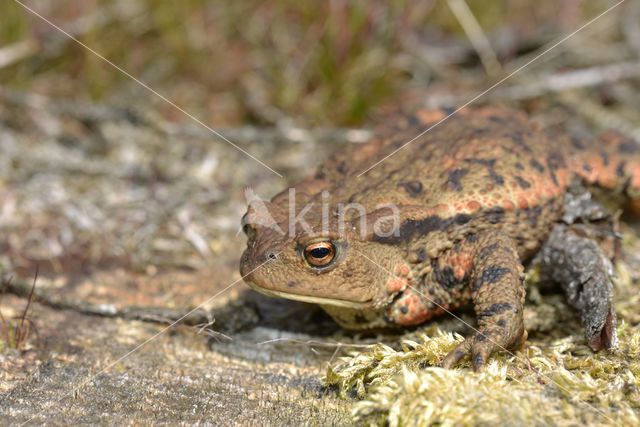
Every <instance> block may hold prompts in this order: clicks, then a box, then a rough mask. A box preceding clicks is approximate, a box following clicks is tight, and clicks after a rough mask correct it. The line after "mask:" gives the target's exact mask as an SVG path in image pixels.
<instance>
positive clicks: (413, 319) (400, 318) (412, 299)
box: [391, 291, 433, 326]
mask: <svg viewBox="0 0 640 427" xmlns="http://www.w3.org/2000/svg"><path fill="white" fill-rule="evenodd" d="M401 307H406V313H403V312H402V311H401V310H400V308H401ZM432 316H433V313H432V312H429V310H428V308H427V307H426V306H425V304H424V303H423V301H422V299H421V298H420V297H419V296H418V295H416V294H414V293H413V292H411V291H409V292H407V293H406V294H405V295H403V296H402V297H401V298H399V299H398V301H396V303H395V304H394V306H393V307H392V313H391V317H392V319H393V320H394V322H395V323H397V324H398V325H402V326H410V325H418V324H420V323H422V322H424V321H425V320H427V319H429V318H431V317H432Z"/></svg>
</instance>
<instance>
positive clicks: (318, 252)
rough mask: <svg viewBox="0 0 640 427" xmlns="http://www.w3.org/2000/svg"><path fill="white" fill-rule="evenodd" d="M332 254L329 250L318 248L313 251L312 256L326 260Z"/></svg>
mask: <svg viewBox="0 0 640 427" xmlns="http://www.w3.org/2000/svg"><path fill="white" fill-rule="evenodd" d="M330 252H331V251H330V250H329V249H327V248H316V249H313V250H312V251H311V256H312V257H314V258H324V257H326V256H327V255H329V253H330Z"/></svg>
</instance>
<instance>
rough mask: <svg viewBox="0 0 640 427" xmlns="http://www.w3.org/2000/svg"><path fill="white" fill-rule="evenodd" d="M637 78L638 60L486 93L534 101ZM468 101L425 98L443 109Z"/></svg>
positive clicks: (491, 96) (491, 97)
mask: <svg viewBox="0 0 640 427" xmlns="http://www.w3.org/2000/svg"><path fill="white" fill-rule="evenodd" d="M639 77H640V61H630V62H620V63H617V64H611V65H598V66H595V67H589V68H583V69H579V70H573V71H565V72H561V73H553V74H549V75H547V76H538V77H536V80H535V81H530V82H526V83H522V84H518V85H514V86H511V87H505V88H498V89H496V90H495V91H494V92H493V93H490V94H487V99H489V100H493V101H495V100H504V99H508V100H512V101H513V100H523V99H530V98H537V97H540V96H542V95H545V94H547V93H555V92H564V91H568V90H572V89H578V88H585V87H592V86H598V85H602V84H607V83H615V82H618V81H621V80H628V79H633V78H639ZM466 99H468V95H462V96H450V97H437V98H436V97H432V98H428V99H427V101H426V103H427V105H428V106H430V107H444V106H451V105H457V104H458V103H460V102H462V101H464V100H466Z"/></svg>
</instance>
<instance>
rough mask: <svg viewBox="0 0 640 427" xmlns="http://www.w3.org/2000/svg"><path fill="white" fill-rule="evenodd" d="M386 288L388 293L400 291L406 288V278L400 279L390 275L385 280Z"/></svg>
mask: <svg viewBox="0 0 640 427" xmlns="http://www.w3.org/2000/svg"><path fill="white" fill-rule="evenodd" d="M386 288H387V293H389V294H393V293H396V292H402V291H403V290H405V289H406V288H407V281H406V279H401V278H399V277H392V278H390V279H389V280H387V285H386Z"/></svg>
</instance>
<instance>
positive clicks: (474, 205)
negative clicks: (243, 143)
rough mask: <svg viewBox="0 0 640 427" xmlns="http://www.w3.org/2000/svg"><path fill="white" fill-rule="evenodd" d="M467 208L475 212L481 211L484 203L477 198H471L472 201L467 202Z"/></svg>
mask: <svg viewBox="0 0 640 427" xmlns="http://www.w3.org/2000/svg"><path fill="white" fill-rule="evenodd" d="M467 208H468V209H469V211H471V213H474V212H476V211H479V210H480V209H481V208H482V205H481V204H480V203H478V202H477V201H475V200H471V201H470V202H467Z"/></svg>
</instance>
